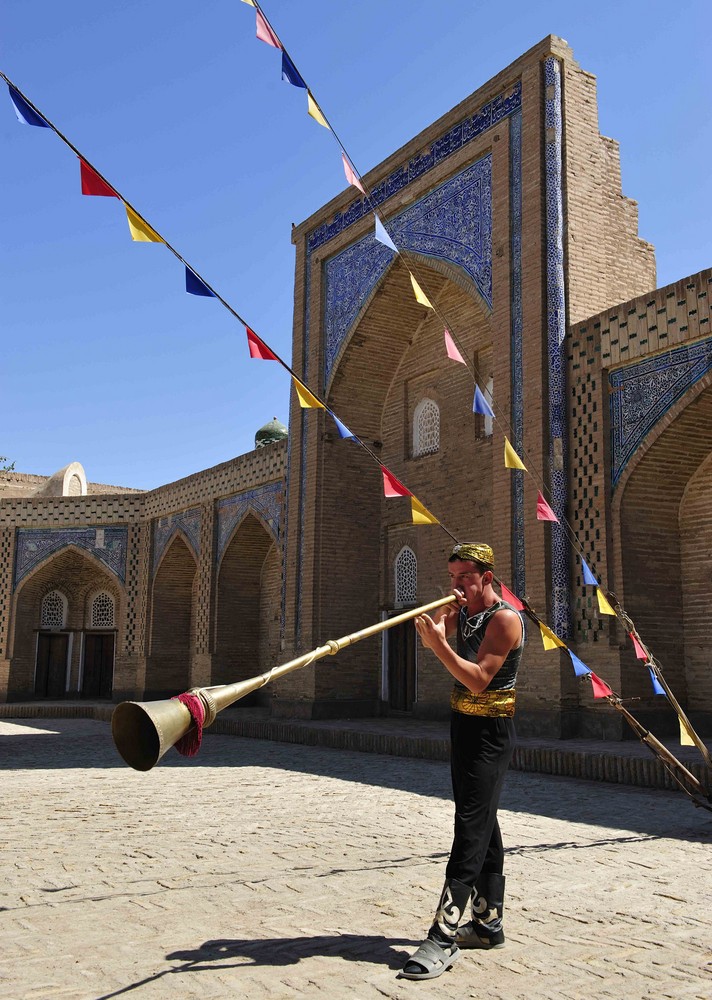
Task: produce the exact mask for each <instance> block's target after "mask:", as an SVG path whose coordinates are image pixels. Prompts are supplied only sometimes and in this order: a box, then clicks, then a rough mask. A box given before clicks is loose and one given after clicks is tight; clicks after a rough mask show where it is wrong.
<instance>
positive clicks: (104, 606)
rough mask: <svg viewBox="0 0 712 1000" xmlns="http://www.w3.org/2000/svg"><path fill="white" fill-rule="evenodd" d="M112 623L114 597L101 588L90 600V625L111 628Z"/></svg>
mask: <svg viewBox="0 0 712 1000" xmlns="http://www.w3.org/2000/svg"><path fill="white" fill-rule="evenodd" d="M114 624H115V616H114V598H113V597H112V596H111V594H107V592H106V591H105V590H102V592H101V593H100V594H97V595H96V596H95V597H94V599H93V600H92V602H91V627H92V628H113V627H114Z"/></svg>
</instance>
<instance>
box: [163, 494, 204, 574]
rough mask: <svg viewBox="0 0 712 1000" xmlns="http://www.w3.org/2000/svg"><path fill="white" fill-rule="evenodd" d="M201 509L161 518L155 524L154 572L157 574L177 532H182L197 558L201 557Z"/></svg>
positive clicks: (196, 508) (194, 508)
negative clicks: (159, 565) (164, 554)
mask: <svg viewBox="0 0 712 1000" xmlns="http://www.w3.org/2000/svg"><path fill="white" fill-rule="evenodd" d="M201 518H202V515H201V510H200V507H193V508H192V509H191V510H182V511H179V512H178V513H177V514H169V515H168V517H160V518H159V519H158V521H157V522H156V524H155V528H154V534H153V572H154V573H155V572H156V569H157V567H158V564H159V562H160V561H161V558H162V557H163V553H164V552H165V551H166V548H167V547H168V543H169V542H170V541H171V540H172V538H173V536H174V535H175V534H176V532H177V531H179V530H180V531H182V532H183V534H184V535H185V537H186V538H187V539H188V542H189V543H190V547H191V548H192V550H193V552H194V553H195V556H196V558H197V557H199V556H200V522H201Z"/></svg>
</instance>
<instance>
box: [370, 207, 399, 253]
mask: <svg viewBox="0 0 712 1000" xmlns="http://www.w3.org/2000/svg"><path fill="white" fill-rule="evenodd" d="M373 217H374V219H375V220H376V239H377V240H378V242H379V243H383V245H384V246H387V247H389V248H390V249H391V250H392V251H393V252H394V253H398V247H397V246H396V245H395V243H394V242H393V240H392V239H391V238H390V236H389V235H388V233H387V232H386V228H385V226H384V225H383V223H382V222H381V220H380V219H379V218H378V216H377V215H376V214H375V212H374V215H373Z"/></svg>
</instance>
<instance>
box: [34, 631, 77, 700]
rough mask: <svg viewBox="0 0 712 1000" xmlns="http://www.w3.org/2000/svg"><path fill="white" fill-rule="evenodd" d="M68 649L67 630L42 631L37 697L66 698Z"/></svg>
mask: <svg viewBox="0 0 712 1000" xmlns="http://www.w3.org/2000/svg"><path fill="white" fill-rule="evenodd" d="M68 649H69V636H68V635H67V633H66V632H40V634H39V636H38V639H37V664H36V670H35V697H36V698H64V695H65V693H66V685H67V651H68Z"/></svg>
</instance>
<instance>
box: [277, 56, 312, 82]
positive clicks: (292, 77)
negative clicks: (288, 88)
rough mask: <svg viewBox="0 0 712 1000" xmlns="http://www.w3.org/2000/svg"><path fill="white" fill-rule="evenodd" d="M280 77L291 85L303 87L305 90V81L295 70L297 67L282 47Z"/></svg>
mask: <svg viewBox="0 0 712 1000" xmlns="http://www.w3.org/2000/svg"><path fill="white" fill-rule="evenodd" d="M282 79H283V80H286V81H287V83H291V84H292V86H293V87H304V89H305V90H306V89H307V85H306V83H305V82H304V80H302V78H301V76H300V75H299V73H298V72H297V67H296V66H295V65H294V63H293V62H292V60H291V59H290V58H289V56H288V55H287V53H286V52H285V51H284V49H282Z"/></svg>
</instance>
